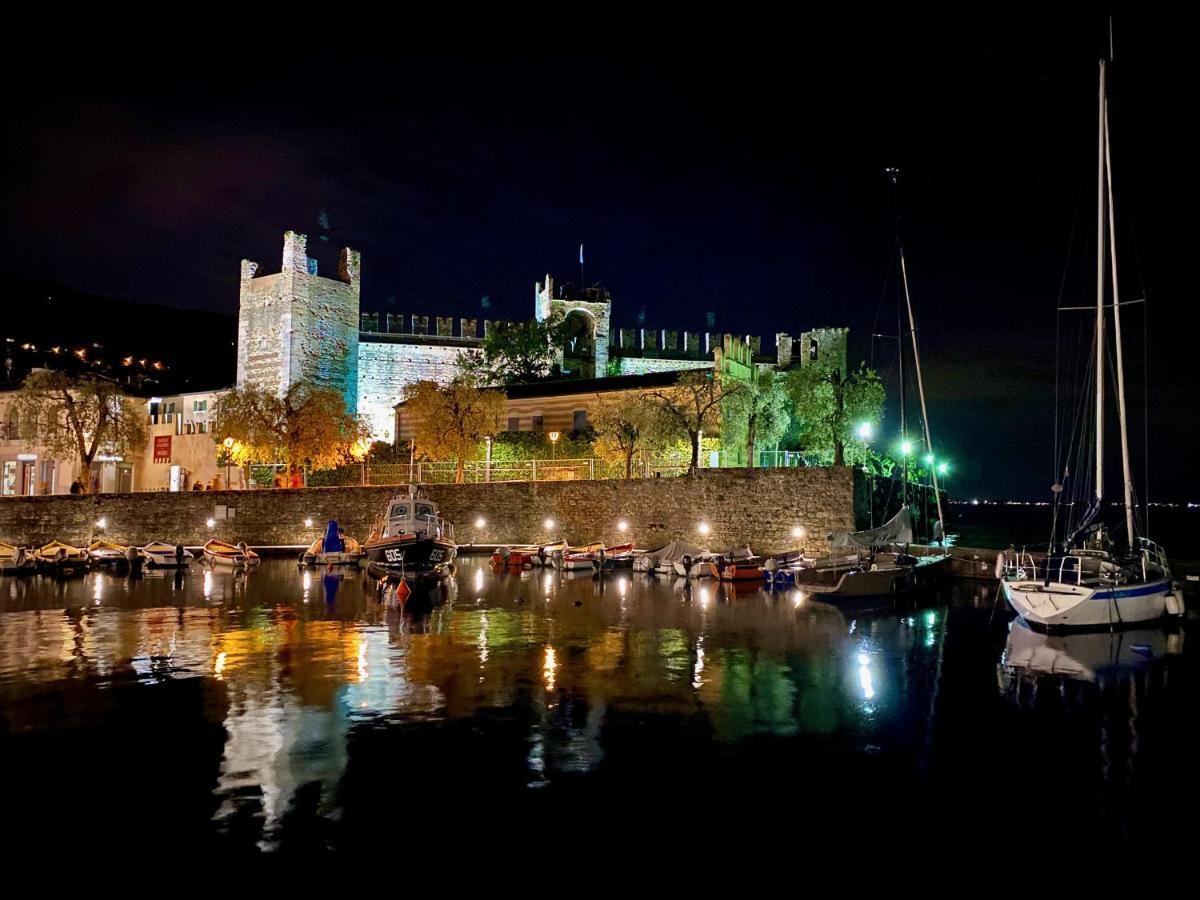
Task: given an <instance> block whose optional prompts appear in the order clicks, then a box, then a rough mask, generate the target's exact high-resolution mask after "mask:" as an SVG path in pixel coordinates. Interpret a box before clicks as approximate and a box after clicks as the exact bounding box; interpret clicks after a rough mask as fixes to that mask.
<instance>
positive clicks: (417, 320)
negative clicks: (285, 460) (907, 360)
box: [237, 231, 847, 441]
mask: <svg viewBox="0 0 1200 900" xmlns="http://www.w3.org/2000/svg"><path fill="white" fill-rule="evenodd" d="M306 242H307V239H306V237H305V236H304V235H302V234H297V233H295V232H292V231H289V232H287V233H286V234H285V235H284V245H283V266H282V270H281V271H280V272H279V273H277V274H273V275H259V274H258V264H257V263H254V262H250V261H249V260H243V261H242V278H241V298H240V299H241V304H240V310H239V314H238V352H237V383H238V386H239V387H244V386H246V385H253V386H256V387H259V388H263V389H266V390H270V391H273V392H279V393H282V392H284V391H286V390H287V389H288V387H289V385H291V384H292V383H294V382H296V381H298V380H311V381H314V382H316V383H318V384H322V385H328V386H331V387H336V388H337V389H338V390H339V391H341V392H342V393H343V395H344V396H345V397H346V405H347V408H349V409H350V410H352V411H356V412H357V414H358V415H359V416H360V418H362V419H363V420H364V421H365V422H367V423H368V425H369V426H370V428H371V430H372V432H373V434H374V435H375V436H376V437H377V438H379V439H381V440H386V441H391V440H393V439H394V434H393V431H394V429H395V414H394V408H395V405H396V403H397V402H399V401H400V399H401V398H402V395H403V393H404V389H405V388H406V387H407V386H408V385H410V384H413V383H414V382H417V381H421V380H432V381H436V382H438V383H439V384H445V383H447V382H449V381H450V380H451V379H453V378H454V376H455V375H457V374H458V373H459V371H460V367H459V361H460V359H461V358H462V355H463V354H470V353H474V352H477V351H478V349H479V347H480V346H481V345H482V343H483V335H486V334H487V333H488V332H489V331H490V329H491V327H492V323H491V322H489V321H484V322H483V323H482V324H483V334H480V329H479V324H480V323H479V322H478V320H476V319H459V320H458V321H457V328H455V325H456V323H455V320H454V319H453V318H452V317H448V316H447V317H443V316H432V317H431V316H427V315H402V314H387V315H382V316H381V315H380V314H379V313H362V312H361V310H360V303H359V285H360V274H361V272H360V268H361V260H360V257H359V253H358V251H356V250H351V249H350V248H348V247H347V248H346V249H344V250H342V253H341V262H340V265H339V271H338V277H337V279H333V278H324V277H322V276H320V275H318V274H317V264H316V261H315V260H312V259H309V258H308V255H307V253H306ZM534 317H535V318H536V319H537V320H538V321H545V320H546V319H549V318H558V317H561V318H563V319H564V320H566V321H567V323H568V324H570V325H573V326H575V327H573V329H572V331H571V336H570V338H569V339H568V345H567V346H564V347H560V348H559V352H558V362H559V364H560V365H562V366H564V368H565V369H566V370H568V371H572V372H573V373H574V374H576V375H582V376H585V377H588V376H594V377H597V378H603V377H605V376H609V375H635V374H643V373H647V372H662V371H668V370H673V369H694V368H696V367H697V366H704V365H710V366H711V365H712V364H713V357H714V353H715V352H716V351H717V350H718V348H721V347H723V346H724V342H725V337H726V335H725V334H724V333H721V332H701V331H675V330H667V329H647V328H613V327H612V326H611V317H612V298H611V297H610V296H609V294H608V292H607V291H604V290H602V289H599V288H588V289H585V290H583V291H579V290H578V289H576V288H574V287H573V286H572V285H556V284H555V281H554V278H553V276H551V275H546V277H545V280H544V281H539V282H537V283H536V284H535V286H534ZM846 335H847V329H845V328H819V329H814V330H812V331H807V332H804V333H803V334H802V335H801V336H800V337H799V338H795V339H793V338H792V337H791V336H789V335H787V334H777V335H776V336H775V349H774V352H773V353H771V352H768V353H766V354H764V353H763V352H762V346H761V344H762V341H761V338H759V337H758V336H757V335H736V337H737V338H738V339H739V340H741V341H742V342H744V343H745V345H746V346H747V348H748V350H749V353H750V355H751V356H752V357H753V359H754V361H755V363H756V364H758V365H759V366H767V365H771V366H779V367H787V366H789V365H795V364H799V365H807V364H809V363H810V362H812V361H813V360H815V359H818V358H819V359H821V360H823V361H824V362H825V363H830V360H831V359H832V360H834V361H836V362H834V363H831V364H832V365H836V366H838V367H840V368H841V369H842V370H843V371H845V366H846Z"/></svg>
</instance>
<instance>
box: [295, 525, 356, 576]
mask: <svg viewBox="0 0 1200 900" xmlns="http://www.w3.org/2000/svg"><path fill="white" fill-rule="evenodd" d="M366 555H367V553H366V551H365V550H364V549H363V547H362V544H360V543H359V542H358V541H356V540H355V539H354V538H352V537H347V536H346V535H345V534H344V533H343V532H342V529H341V528H339V527H338V523H337V521H336V520H334V519H330V520H329V524H328V525H327V526H326V527H325V534H324V536H322V537H319V538H317V539H316V540H315V541H313V542H312V544H310V545H309V546H308V547H307V548H306V549H305V551H304V552H303V553H301V554H300V563H301V565H305V566H325V565H329V566H342V565H357V564H358V561H359V560H360V559H362V558H363V557H365V556H366Z"/></svg>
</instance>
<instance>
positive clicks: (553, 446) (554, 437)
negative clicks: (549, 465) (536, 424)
mask: <svg viewBox="0 0 1200 900" xmlns="http://www.w3.org/2000/svg"><path fill="white" fill-rule="evenodd" d="M547 437H549V438H550V458H551V459H554V458H555V456H556V451H557V449H558V438H559V433H558V432H557V431H552V432H550V434H549V435H547Z"/></svg>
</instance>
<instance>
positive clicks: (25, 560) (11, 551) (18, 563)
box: [0, 541, 37, 575]
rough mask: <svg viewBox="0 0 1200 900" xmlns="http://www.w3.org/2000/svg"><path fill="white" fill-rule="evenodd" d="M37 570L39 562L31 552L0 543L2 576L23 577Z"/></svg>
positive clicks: (0, 571)
mask: <svg viewBox="0 0 1200 900" xmlns="http://www.w3.org/2000/svg"><path fill="white" fill-rule="evenodd" d="M36 568H37V561H36V560H35V559H34V558H33V554H32V553H31V552H30V551H28V550H26V549H25V548H24V547H17V546H15V545H14V544H6V543H4V542H3V541H0V574H4V575H23V574H28V573H30V572H33V571H34V570H35V569H36Z"/></svg>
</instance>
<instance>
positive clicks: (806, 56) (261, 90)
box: [0, 11, 1200, 499]
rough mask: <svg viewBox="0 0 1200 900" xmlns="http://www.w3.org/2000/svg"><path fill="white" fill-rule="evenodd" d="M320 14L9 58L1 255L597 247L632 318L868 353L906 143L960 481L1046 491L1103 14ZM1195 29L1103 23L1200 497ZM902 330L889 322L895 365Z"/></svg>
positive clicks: (935, 367) (1137, 360) (506, 259)
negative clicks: (1192, 269)
mask: <svg viewBox="0 0 1200 900" xmlns="http://www.w3.org/2000/svg"><path fill="white" fill-rule="evenodd" d="M326 12H329V11H326ZM326 19H328V21H326ZM336 20H337V17H336V16H333V15H330V16H326V15H325V13H322V14H321V16H314V18H313V19H312V20H310V22H309V27H310V29H311V32H310V34H309V35H307V37H305V36H301V35H299V34H284V33H282V32H281V31H280V30H279V29H280V26H279V25H278V23H274V22H265V23H262V25H261V26H249V25H247V27H245V28H242V29H235V28H233V26H232V25H229V26H228V27H227V28H222V29H221V30H220V31H214V32H213V33H211V34H205V33H203V32H200V33H192V37H191V38H183V37H180V34H178V33H175V34H173V36H172V40H170V41H165V40H164V41H158V42H147V41H142V40H140V39H139V40H134V39H132V38H130V39H128V40H126V39H122V38H120V37H113V36H111V35H107V36H100V35H87V36H78V37H71V36H68V35H62V36H59V37H58V38H57V43H56V46H55V48H54V51H55V52H54V53H53V54H52V60H51V59H49V58H47V57H46V56H45V55H44V53H43V48H42V47H41V46H40V45H39V46H38V47H36V48H33V47H31V50H30V52H31V54H33V55H31V56H30V57H28V58H24V57H23V56H22V55H21V54H22V51H21V50H20V49H17V50H16V51H15V52H13V53H12V54H10V55H9V56H8V57H7V58H6V59H5V60H4V61H3V62H0V67H2V68H3V69H4V88H3V89H2V90H3V94H4V101H5V112H6V115H5V122H6V125H7V127H6V132H7V137H6V139H5V142H4V147H3V151H2V153H3V161H4V165H3V171H2V173H0V185H2V187H3V194H2V196H3V197H4V202H3V204H2V205H0V229H2V233H0V271H7V272H11V273H15V274H19V275H22V276H28V277H35V278H42V279H47V280H50V281H52V282H55V283H61V284H65V285H69V286H72V287H76V288H80V289H84V290H90V291H95V292H98V293H102V294H106V295H113V296H121V297H129V298H132V299H140V300H153V301H159V302H166V303H170V304H173V305H176V306H180V307H199V308H204V309H211V310H220V311H227V312H230V313H233V312H235V311H236V306H237V276H238V261H239V260H240V259H241V258H242V257H249V258H251V259H256V260H258V261H259V262H260V263H262V264H263V266H264V268H265V269H266V270H267V271H273V270H276V269H277V268H278V265H279V254H280V248H281V243H282V238H281V235H282V232H283V231H284V230H286V229H288V228H293V229H296V230H301V231H304V232H306V233H307V234H308V235H309V247H310V255H313V256H316V257H317V258H318V259H319V261H320V262H321V265H322V268H323V270H324V271H325V272H329V271H332V270H333V269H334V268H335V266H336V259H337V249H338V248H340V247H341V246H343V245H346V244H349V245H351V246H354V247H356V248H358V249H360V250H362V252H363V272H364V275H363V278H364V291H363V306H364V309H381V310H386V309H393V310H395V311H401V312H408V313H414V312H415V313H423V314H427V315H431V316H432V315H435V314H439V313H440V314H447V313H453V314H455V315H471V314H476V315H479V316H480V317H483V316H490V317H492V318H515V317H524V316H528V315H529V314H530V313H531V311H532V294H533V282H534V281H535V280H536V279H538V278H540V277H541V276H542V274H543V273H545V272H546V271H551V272H553V273H556V276H557V277H558V278H559V279H561V280H567V279H574V278H576V277H577V276H578V265H577V261H576V254H577V252H578V244H579V243H580V242H581V241H582V242H584V243H585V244H586V247H587V261H588V277H589V280H591V279H595V280H598V281H599V282H601V283H603V284H604V285H605V286H607V287H608V288H609V289H610V290H611V291H612V293H613V296H614V323H615V324H616V325H634V324H636V323H637V317H638V315H639V313H641V312H643V311H644V316H645V324H646V325H647V326H649V327H654V326H657V327H668V328H676V329H679V330H684V329H689V330H692V329H695V330H699V329H702V328H704V325H705V318H706V314H707V313H709V312H711V313H712V314H713V315H714V317H715V321H716V326H715V329H714V330H729V331H736V332H750V333H761V334H763V335H764V336H769V335H772V334H774V332H776V331H789V332H792V333H797V332H799V331H801V330H804V329H806V328H808V327H812V326H820V325H848V326H850V328H851V329H852V344H851V353H852V356H853V357H854V358H855V359H856V360H857V359H859V358H867V357H868V356H869V355H870V353H871V342H870V340H869V335H870V333H871V331H872V326H873V324H874V323H875V322H876V317H877V313H878V312H879V310H880V297H881V294H883V293H884V292H885V291H887V293H886V295H885V296H886V297H887V298H889V299H887V300H886V302H885V304H884V306H883V312H882V315H881V317H880V318H879V319H878V321H879V325H880V328H881V329H884V330H887V331H889V332H891V331H894V330H895V305H894V292H893V290H892V287H891V285H892V282H891V281H890V280H889V277H888V274H887V268H888V260H889V256H890V253H891V249H892V240H893V232H894V220H893V212H892V210H893V205H892V198H891V193H890V188H889V187H888V185H887V183H886V181H885V179H884V177H883V174H882V173H883V170H884V168H886V167H887V166H899V167H900V168H901V169H902V170H903V172H904V176H903V179H902V184H901V205H902V208H903V233H904V243H905V246H906V255H907V259H908V264H909V273H910V282H911V287H912V291H913V296H914V302H915V304H916V308H917V316H918V320H919V321H918V324H919V329H920V332H921V336H922V351H923V359H924V365H925V369H926V379H927V385H926V387H927V392H928V398H929V405H930V418H931V420H932V422H933V425H934V429H935V442H936V443H937V444H939V445H941V446H943V447H944V448H945V450H946V452H947V454H948V455H949V456H951V457H952V458H953V459H954V460H955V461H956V475H955V480H954V481H952V482H951V485H950V486H951V489H952V490H953V491H955V492H956V493H959V494H966V495H971V494H978V495H980V496H993V497H1009V496H1021V497H1030V498H1041V497H1043V496H1045V489H1046V486H1047V485H1048V484H1049V483H1050V481H1051V476H1052V464H1051V456H1052V454H1051V450H1050V447H1051V438H1052V423H1053V372H1054V365H1053V353H1054V332H1055V313H1054V308H1055V303H1056V299H1057V298H1058V296H1059V291H1060V285H1063V284H1065V285H1066V289H1065V293H1066V296H1067V299H1068V301H1070V302H1076V303H1077V302H1086V300H1087V299H1088V298H1089V297H1090V296H1091V295H1090V293H1089V292H1090V291H1092V290H1094V288H1092V287H1091V286H1090V284H1089V278H1090V277H1091V274H1090V273H1091V272H1092V271H1093V267H1094V263H1093V262H1092V261H1091V260H1092V256H1091V254H1093V253H1094V249H1093V248H1094V241H1095V234H1094V232H1095V223H1094V216H1095V196H1094V190H1095V187H1094V182H1095V79H1096V61H1097V59H1098V58H1099V54H1100V52H1101V51H1102V49H1103V48H1104V46H1105V44H1106V40H1105V37H1104V33H1105V27H1106V26H1105V22H1104V20H1103V19H1102V18H1101V17H1100V16H1098V15H1097V16H1095V17H1094V20H1090V19H1088V18H1087V17H1077V18H1076V19H1075V20H1067V19H1065V18H1064V19H1048V18H1046V17H1044V16H1039V17H1035V18H1032V19H1031V18H1029V17H1028V16H1024V17H1022V16H1018V15H1016V14H1012V15H1011V16H1008V17H1007V18H1005V19H1003V20H1001V19H998V18H981V19H976V20H967V19H958V18H954V19H947V18H945V17H938V18H928V19H917V20H913V19H911V18H905V19H900V18H886V17H879V18H872V17H871V15H869V14H866V13H864V14H863V15H861V16H856V17H855V18H847V19H815V18H808V19H799V20H797V21H795V22H789V23H787V24H784V23H782V22H776V23H772V22H770V21H767V20H762V21H754V22H751V23H748V24H746V25H744V26H738V25H732V26H728V27H723V26H722V24H721V23H719V22H713V23H710V24H711V28H709V29H708V30H707V31H706V30H705V29H704V28H701V27H700V25H698V24H695V23H693V25H694V27H691V26H689V27H685V23H682V22H676V23H673V24H672V27H670V28H665V27H664V28H658V27H657V26H655V27H651V26H650V25H649V24H648V23H641V22H639V23H637V24H636V27H635V26H634V25H633V24H630V23H611V24H609V25H595V24H593V25H589V26H587V27H586V28H585V27H577V26H567V25H565V24H564V25H563V31H562V32H561V33H556V34H553V35H546V34H535V33H533V32H526V33H521V34H514V35H513V36H512V37H511V38H509V37H505V35H504V32H503V31H502V30H500V29H499V27H498V28H497V31H496V32H495V34H494V35H492V36H491V37H489V38H488V39H487V40H486V42H485V41H484V40H482V39H479V38H471V39H467V38H462V37H457V36H456V37H453V38H452V36H451V35H452V33H448V32H446V31H445V29H444V28H442V29H440V30H438V29H433V28H428V29H426V28H420V27H417V26H416V25H415V24H413V23H409V24H408V25H406V26H405V28H404V29H401V30H400V31H393V29H392V27H391V26H388V27H387V28H383V27H380V28H379V29H378V31H379V33H380V37H379V39H378V40H377V41H376V40H375V39H374V38H373V37H371V36H370V34H371V32H372V30H373V29H372V28H371V27H370V26H369V25H368V24H367V23H365V22H364V21H363V20H360V19H356V20H355V22H354V25H353V28H352V29H350V30H351V31H352V32H353V34H352V35H349V34H343V33H342V26H338V25H337V24H336ZM1192 24H1193V23H1192V22H1190V21H1187V22H1185V21H1182V20H1176V19H1172V18H1170V17H1150V16H1146V17H1142V18H1132V17H1131V18H1120V17H1119V18H1118V19H1117V27H1116V59H1115V66H1114V69H1113V85H1112V110H1113V131H1114V134H1113V141H1114V155H1115V158H1114V168H1115V171H1116V183H1117V186H1116V193H1117V212H1118V216H1119V218H1120V219H1121V225H1120V230H1119V235H1120V238H1121V240H1122V256H1121V276H1122V289H1123V291H1124V293H1125V296H1126V297H1130V298H1133V297H1136V296H1141V295H1142V293H1143V291H1145V293H1146V294H1147V295H1148V296H1149V298H1150V316H1151V337H1152V349H1151V363H1152V367H1151V368H1152V375H1151V382H1152V391H1153V393H1152V407H1151V425H1152V431H1153V432H1154V435H1155V436H1154V437H1152V440H1151V445H1152V453H1153V463H1154V467H1153V468H1154V472H1153V474H1152V479H1153V484H1152V489H1153V492H1154V494H1155V495H1157V496H1160V497H1164V498H1166V497H1172V498H1183V499H1187V498H1192V499H1200V491H1197V490H1195V488H1196V484H1195V479H1194V477H1193V476H1192V468H1191V465H1190V457H1192V456H1193V455H1195V454H1196V452H1197V451H1198V450H1200V413H1198V412H1197V408H1196V404H1195V402H1194V400H1193V394H1194V391H1193V386H1194V384H1195V377H1194V375H1193V368H1192V366H1191V365H1190V360H1189V359H1188V355H1189V351H1190V349H1191V347H1192V346H1193V345H1194V343H1195V338H1194V331H1193V328H1194V325H1195V319H1196V317H1195V314H1194V312H1193V307H1194V305H1195V299H1196V298H1195V293H1196V290H1195V287H1194V279H1192V278H1190V277H1188V276H1189V275H1190V273H1185V269H1184V265H1185V261H1187V262H1190V261H1191V260H1192V258H1193V257H1194V250H1193V249H1192V248H1193V245H1194V238H1195V235H1196V228H1195V225H1194V224H1192V223H1191V222H1190V221H1189V220H1188V219H1183V220H1182V221H1180V220H1181V219H1182V217H1183V214H1184V213H1185V212H1186V211H1189V210H1191V209H1192V207H1193V205H1194V203H1193V201H1194V199H1195V190H1194V187H1193V181H1194V176H1193V170H1194V168H1195V158H1196V152H1195V149H1194V140H1193V139H1192V138H1191V132H1192V130H1193V129H1192V121H1191V120H1192V119H1193V118H1194V112H1193V111H1194V109H1195V108H1196V103H1195V100H1194V97H1192V96H1191V94H1192V93H1193V92H1194V90H1195V87H1196V83H1195V82H1196V79H1195V76H1194V75H1193V74H1192V73H1190V72H1189V71H1188V69H1187V62H1188V59H1189V57H1190V54H1191V48H1190V47H1189V46H1188V45H1187V44H1186V43H1185V40H1186V37H1185V35H1186V34H1187V33H1188V32H1190V31H1191V25H1192ZM364 32H366V34H364ZM418 34H423V35H424V36H425V37H424V39H420V40H418V39H417V37H418ZM435 35H436V38H437V39H436V40H435V39H434V37H435ZM189 41H190V43H189ZM305 47H311V48H313V50H312V52H311V53H308V54H305V53H304V52H303V49H302V48H305ZM408 47H419V48H422V49H421V52H420V53H419V54H417V55H409V54H408V53H407V52H406V48H408ZM1073 225H1074V244H1073V248H1072V251H1071V253H1070V254H1068V245H1069V242H1070V241H1071V239H1072V232H1073ZM1068 264H1069V265H1068ZM1064 271H1065V272H1066V275H1067V277H1066V278H1065V281H1064ZM485 295H486V296H488V297H490V302H491V307H490V309H489V310H487V311H486V312H484V311H482V310H481V309H480V301H481V298H482V297H483V296H485ZM1129 309H1130V311H1129V312H1128V313H1127V318H1128V319H1129V320H1130V321H1131V324H1130V325H1129V326H1128V327H1129V329H1130V330H1131V331H1132V332H1133V336H1134V337H1136V338H1137V341H1136V343H1135V344H1134V345H1133V348H1132V349H1131V356H1132V359H1131V368H1135V369H1136V379H1135V380H1136V384H1135V385H1134V386H1133V388H1134V389H1135V391H1136V393H1137V394H1138V395H1139V396H1140V393H1141V376H1140V370H1141V340H1140V331H1141V307H1130V308H1129ZM1072 315H1073V316H1078V314H1072ZM1070 322H1071V328H1075V327H1076V325H1077V321H1076V319H1074V318H1072V319H1070ZM765 340H770V338H769V337H765ZM894 346H895V344H894V341H893V342H891V343H890V344H889V343H887V342H876V346H875V352H876V355H875V362H876V364H877V365H878V366H879V368H880V369H881V371H883V372H884V373H885V374H886V375H888V376H889V377H893V378H894V371H895V370H894V357H895V350H894ZM230 377H231V378H232V373H230ZM888 424H889V427H890V428H891V429H892V430H893V431H894V430H895V429H896V428H897V424H896V410H895V403H894V401H893V402H892V404H891V407H890V409H889V423H888ZM1134 424H1135V425H1136V429H1135V430H1137V431H1138V432H1139V433H1140V431H1141V418H1140V404H1139V409H1138V414H1137V416H1136V417H1135V423H1134ZM1140 443H1141V442H1140V441H1138V445H1139V449H1140ZM1114 487H1115V485H1114Z"/></svg>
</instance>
